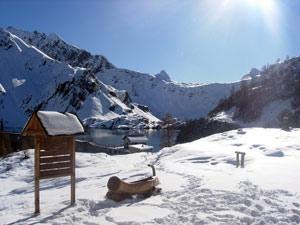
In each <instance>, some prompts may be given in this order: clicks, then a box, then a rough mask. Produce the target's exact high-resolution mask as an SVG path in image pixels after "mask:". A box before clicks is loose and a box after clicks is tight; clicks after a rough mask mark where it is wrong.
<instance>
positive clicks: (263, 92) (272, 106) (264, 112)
mask: <svg viewBox="0 0 300 225" xmlns="http://www.w3.org/2000/svg"><path fill="white" fill-rule="evenodd" d="M251 71H252V72H251ZM251 71H250V72H249V73H248V75H247V76H246V77H245V79H246V80H243V82H244V83H243V85H241V88H240V90H238V91H237V92H236V93H234V95H232V96H230V97H229V98H227V99H225V100H224V101H222V102H221V103H220V104H219V105H218V106H217V107H216V108H215V109H214V110H213V111H212V112H210V113H209V115H210V117H212V118H213V119H218V120H222V121H227V122H233V123H236V124H238V125H240V126H242V127H283V126H291V127H298V128H299V127H300V122H299V121H300V57H294V58H291V59H287V60H285V61H280V62H277V63H275V64H272V65H269V66H268V67H266V68H265V69H264V70H263V71H261V72H260V73H259V74H257V72H258V71H257V70H256V69H252V70H251ZM251 74H252V75H251Z"/></svg>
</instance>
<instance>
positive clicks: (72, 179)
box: [71, 137, 75, 205]
mask: <svg viewBox="0 0 300 225" xmlns="http://www.w3.org/2000/svg"><path fill="white" fill-rule="evenodd" d="M71 157H72V159H71V160H72V161H71V169H72V174H71V205H74V204H75V137H73V139H72V153H71Z"/></svg>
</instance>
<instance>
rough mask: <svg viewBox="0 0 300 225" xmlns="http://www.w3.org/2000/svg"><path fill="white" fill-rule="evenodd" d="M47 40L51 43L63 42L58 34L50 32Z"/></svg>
mask: <svg viewBox="0 0 300 225" xmlns="http://www.w3.org/2000/svg"><path fill="white" fill-rule="evenodd" d="M48 38H49V39H50V40H53V41H60V40H63V39H62V38H61V37H60V36H59V35H58V34H56V33H54V32H52V33H50V34H49V35H48Z"/></svg>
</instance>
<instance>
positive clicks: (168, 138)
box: [160, 112, 176, 148]
mask: <svg viewBox="0 0 300 225" xmlns="http://www.w3.org/2000/svg"><path fill="white" fill-rule="evenodd" d="M175 122H176V120H175V119H174V118H173V117H172V116H171V114H170V113H168V112H167V113H166V115H165V116H164V117H163V118H162V126H163V128H164V129H163V131H162V132H163V133H162V136H161V139H160V147H162V148H164V147H171V146H173V145H174V144H175V138H176V129H175V127H174V123H175Z"/></svg>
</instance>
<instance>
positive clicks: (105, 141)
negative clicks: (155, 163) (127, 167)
mask: <svg viewBox="0 0 300 225" xmlns="http://www.w3.org/2000/svg"><path fill="white" fill-rule="evenodd" d="M136 134H143V135H145V136H146V137H147V138H148V139H149V141H148V142H147V144H148V145H150V146H153V152H158V151H159V150H160V149H161V147H160V146H159V145H160V138H161V135H162V130H134V131H132V130H109V129H88V135H87V136H85V137H83V136H82V137H77V139H83V140H87V141H91V142H93V143H95V144H98V145H101V146H109V147H112V146H121V145H123V140H122V139H123V137H124V136H125V135H136Z"/></svg>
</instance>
